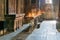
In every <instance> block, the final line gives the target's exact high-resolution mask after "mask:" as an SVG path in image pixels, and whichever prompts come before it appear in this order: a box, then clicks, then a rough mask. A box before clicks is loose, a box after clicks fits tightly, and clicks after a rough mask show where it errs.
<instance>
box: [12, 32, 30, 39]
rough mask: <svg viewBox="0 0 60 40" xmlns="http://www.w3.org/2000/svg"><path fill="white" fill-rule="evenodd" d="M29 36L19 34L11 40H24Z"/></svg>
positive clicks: (27, 33) (23, 33) (26, 33)
mask: <svg viewBox="0 0 60 40" xmlns="http://www.w3.org/2000/svg"><path fill="white" fill-rule="evenodd" d="M29 34H30V33H29V32H22V33H19V34H18V35H16V36H15V37H13V39H12V40H25V39H26V38H27V36H28V35H29Z"/></svg>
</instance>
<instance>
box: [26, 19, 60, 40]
mask: <svg viewBox="0 0 60 40" xmlns="http://www.w3.org/2000/svg"><path fill="white" fill-rule="evenodd" d="M26 40H60V32H58V31H57V29H56V21H55V20H47V21H43V22H42V23H41V25H40V28H39V29H35V30H34V31H33V32H32V34H30V35H29V36H28V37H27V38H26Z"/></svg>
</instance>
